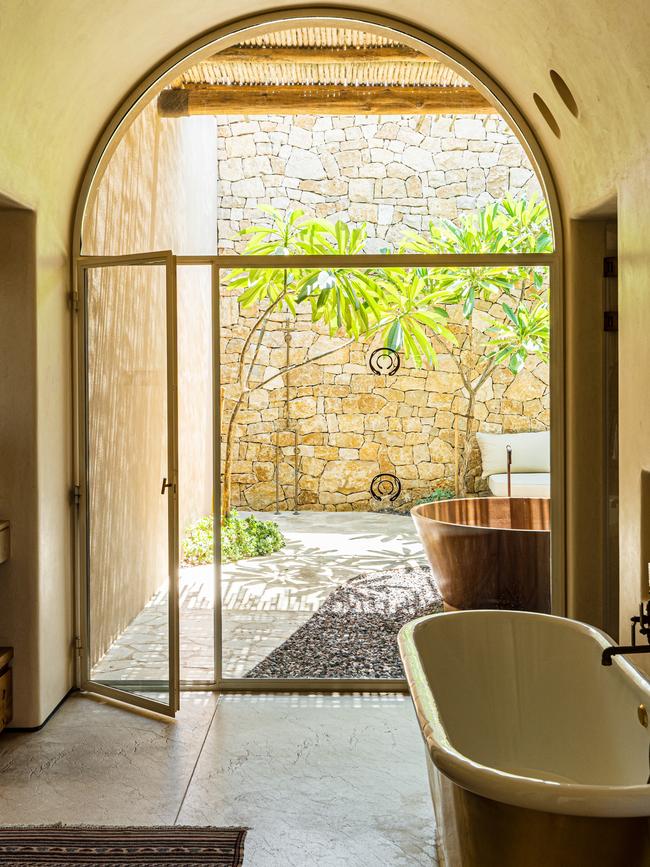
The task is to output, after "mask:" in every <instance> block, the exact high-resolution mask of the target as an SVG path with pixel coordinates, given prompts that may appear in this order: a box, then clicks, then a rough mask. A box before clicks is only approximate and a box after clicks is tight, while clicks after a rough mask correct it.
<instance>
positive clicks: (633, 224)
mask: <svg viewBox="0 0 650 867" xmlns="http://www.w3.org/2000/svg"><path fill="white" fill-rule="evenodd" d="M649 198H650V168H649V164H648V161H647V160H645V161H644V162H643V163H642V164H640V165H637V166H635V167H634V170H633V171H631V172H630V176H629V177H628V178H626V179H625V181H624V182H623V183H622V184H621V186H620V188H619V223H618V238H619V283H618V291H619V411H620V437H621V438H620V454H621V463H620V570H621V575H620V587H621V595H620V637H621V640H625V641H626V642H627V640H628V638H629V635H630V621H629V618H630V617H631V616H632V615H633V614H636V613H638V603H639V600H640V599H647V598H648V595H649V594H648V560H649V559H650V556H649V555H650V546H649V542H650V522H649V521H648V519H647V518H648V514H649V512H650V490H649V486H648V484H647V481H646V482H645V484H642V483H643V482H644V481H645V479H647V476H644V474H645V473H647V472H648V470H650V399H649V397H648V370H649V369H650V338H649V335H650V253H649V252H648V246H649V241H648V239H649V238H650V215H649V214H648V199H649ZM639 660H641V663H640V664H641V665H642V667H643V668H644V670H646V671H650V667H648V666H647V665H643V662H644V658H643V657H639Z"/></svg>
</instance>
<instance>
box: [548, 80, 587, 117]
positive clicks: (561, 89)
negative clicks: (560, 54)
mask: <svg viewBox="0 0 650 867" xmlns="http://www.w3.org/2000/svg"><path fill="white" fill-rule="evenodd" d="M549 75H550V76H551V81H552V82H553V86H554V87H555V89H556V90H557V92H558V94H559V96H560V99H561V100H562V102H563V103H564V104H565V105H566V107H567V108H568V109H569V111H570V112H571V114H572V115H573V116H574V117H578V115H579V114H580V109H579V108H578V103H577V102H576V100H575V97H574V95H573V94H572V93H571V89H570V87H569V85H568V84H567V83H566V81H565V80H564V79H563V78H562V76H561V75H560V73H559V72H556V71H555V69H551V70H550V72H549Z"/></svg>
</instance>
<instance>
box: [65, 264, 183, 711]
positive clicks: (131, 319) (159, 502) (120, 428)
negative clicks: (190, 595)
mask: <svg viewBox="0 0 650 867" xmlns="http://www.w3.org/2000/svg"><path fill="white" fill-rule="evenodd" d="M77 277H78V289H77V293H78V294H77V296H76V302H75V307H76V309H77V317H78V335H79V336H78V382H79V384H80V387H79V389H78V406H77V412H78V416H79V435H80V438H81V442H82V443H83V444H84V445H83V447H82V448H81V449H80V450H79V451H80V454H81V458H80V465H79V467H78V473H79V475H78V479H79V481H78V487H77V489H76V499H77V501H78V510H79V511H78V515H79V530H80V532H79V563H80V569H79V574H80V587H79V590H80V593H79V603H80V605H79V608H80V610H79V620H80V629H79V635H80V641H79V643H80V655H81V678H80V681H81V687H82V689H85V690H88V691H90V692H96V693H100V694H102V695H106V696H109V697H112V698H116V699H119V700H120V701H124V702H127V703H129V704H132V705H137V706H139V707H144V708H148V709H150V710H154V711H157V712H159V713H163V714H166V715H169V716H173V715H174V714H175V712H176V711H177V710H178V707H179V637H178V636H179V623H178V573H179V550H178V547H179V546H178V433H177V426H178V421H177V417H178V413H177V372H176V366H177V360H176V353H177V349H176V345H177V341H176V261H175V257H174V256H173V255H172V254H171V252H169V251H164V252H157V253H146V254H140V255H131V256H109V257H81V258H80V259H79V260H78V273H77Z"/></svg>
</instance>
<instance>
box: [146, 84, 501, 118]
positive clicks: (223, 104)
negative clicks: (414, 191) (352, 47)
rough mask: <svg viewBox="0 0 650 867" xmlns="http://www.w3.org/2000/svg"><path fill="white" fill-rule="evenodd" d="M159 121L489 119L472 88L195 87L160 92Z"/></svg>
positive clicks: (487, 108)
mask: <svg viewBox="0 0 650 867" xmlns="http://www.w3.org/2000/svg"><path fill="white" fill-rule="evenodd" d="M158 113H159V114H160V116H161V117H187V116H190V115H223V114H232V115H242V114H289V115H295V114H495V113H496V109H495V108H494V107H493V106H492V105H491V104H490V103H489V102H488V101H487V99H486V98H485V97H484V96H483V95H482V94H481V93H479V92H478V91H477V90H475V89H474V88H473V87H392V86H391V87H376V86H371V87H349V86H348V87H345V86H338V85H336V86H335V85H313V86H312V85H293V84H292V85H277V86H266V85H250V84H246V85H236V84H226V85H220V84H219V85H200V86H198V87H189V88H172V89H169V90H163V91H162V93H161V94H160V95H159V97H158Z"/></svg>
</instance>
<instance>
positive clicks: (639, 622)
mask: <svg viewBox="0 0 650 867" xmlns="http://www.w3.org/2000/svg"><path fill="white" fill-rule="evenodd" d="M630 622H631V624H632V626H631V632H632V644H624V645H622V646H621V647H606V648H605V650H603V658H602V663H603V665H611V664H612V656H619V655H620V654H624V655H627V654H628V653H650V600H648V601H647V602H641V603H640V604H639V613H638V614H635V616H634V617H630ZM637 626H638V627H639V634H640V635H643V636H645V638H646V640H647V641H648V642H649V643H648V644H641V645H638V644H637V643H636V632H637Z"/></svg>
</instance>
